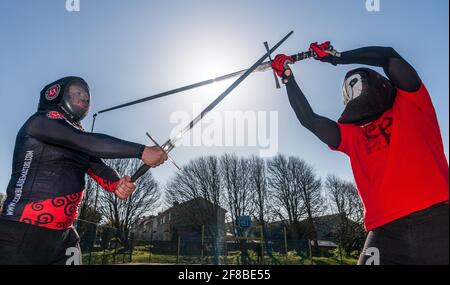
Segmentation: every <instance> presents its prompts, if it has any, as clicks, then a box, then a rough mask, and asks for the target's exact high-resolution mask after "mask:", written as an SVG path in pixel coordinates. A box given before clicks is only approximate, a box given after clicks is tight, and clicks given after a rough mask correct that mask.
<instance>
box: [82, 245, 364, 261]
mask: <svg viewBox="0 0 450 285" xmlns="http://www.w3.org/2000/svg"><path fill="white" fill-rule="evenodd" d="M219 259H220V261H221V263H222V264H228V265H238V264H241V263H242V262H241V260H240V252H239V251H237V252H228V255H227V256H226V257H223V256H221V257H219ZM212 261H213V258H212V257H211V256H205V257H204V258H203V259H201V258H200V256H181V255H180V257H179V258H177V256H176V255H162V254H150V253H149V252H148V249H145V248H141V247H136V248H135V249H134V251H133V255H132V256H131V259H130V253H129V252H128V253H126V252H125V253H121V252H120V250H118V251H114V250H108V251H98V252H92V253H91V254H89V253H84V254H83V264H85V265H89V264H91V265H100V264H105V265H106V264H108V265H110V264H124V263H126V264H129V263H139V264H177V263H179V264H212V263H213V262H212ZM249 261H250V262H251V264H254V265H256V264H258V263H257V256H256V253H255V252H252V251H249ZM356 263H357V259H355V258H351V257H344V258H342V262H341V259H340V258H337V257H314V258H313V260H312V261H311V259H310V258H309V257H303V256H299V255H297V254H296V253H295V252H289V253H288V254H287V255H285V254H281V253H274V254H273V255H272V257H270V256H264V264H265V265H311V264H314V265H356Z"/></svg>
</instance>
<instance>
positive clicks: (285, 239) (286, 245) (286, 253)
mask: <svg viewBox="0 0 450 285" xmlns="http://www.w3.org/2000/svg"><path fill="white" fill-rule="evenodd" d="M284 252H285V259H286V264H287V262H288V243H287V232H286V226H285V227H284Z"/></svg>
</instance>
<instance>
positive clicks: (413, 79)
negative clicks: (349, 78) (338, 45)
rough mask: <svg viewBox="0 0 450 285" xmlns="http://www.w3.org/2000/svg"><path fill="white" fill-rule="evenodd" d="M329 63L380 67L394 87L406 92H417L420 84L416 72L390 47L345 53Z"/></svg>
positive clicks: (367, 48)
mask: <svg viewBox="0 0 450 285" xmlns="http://www.w3.org/2000/svg"><path fill="white" fill-rule="evenodd" d="M331 63H333V64H365V65H371V66H378V67H381V68H383V69H384V73H385V74H386V76H387V77H388V78H389V79H390V80H391V82H392V84H393V85H394V86H395V87H397V88H399V89H401V90H405V91H408V92H415V91H417V90H419V88H420V86H421V84H422V81H421V79H420V77H419V75H418V74H417V72H416V70H415V69H414V68H413V67H412V66H411V65H410V64H409V63H408V62H407V61H406V60H404V59H403V58H402V57H401V56H400V55H399V54H398V53H397V51H396V50H395V49H393V48H391V47H365V48H360V49H355V50H351V51H346V52H343V53H342V54H341V57H333V58H332V59H331Z"/></svg>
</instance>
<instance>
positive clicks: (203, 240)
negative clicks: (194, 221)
mask: <svg viewBox="0 0 450 285" xmlns="http://www.w3.org/2000/svg"><path fill="white" fill-rule="evenodd" d="M204 248H205V225H202V248H201V262H202V264H203V254H204V252H203V251H204Z"/></svg>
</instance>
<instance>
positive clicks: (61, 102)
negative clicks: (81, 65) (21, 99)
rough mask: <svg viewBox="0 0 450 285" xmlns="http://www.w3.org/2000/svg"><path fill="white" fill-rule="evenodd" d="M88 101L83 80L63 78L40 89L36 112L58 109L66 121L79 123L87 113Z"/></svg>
mask: <svg viewBox="0 0 450 285" xmlns="http://www.w3.org/2000/svg"><path fill="white" fill-rule="evenodd" d="M90 99H91V98H90V92H89V85H88V84H87V83H86V81H84V79H83V78H80V77H75V76H69V77H64V78H61V79H59V80H57V81H55V82H53V83H50V84H48V85H47V86H45V87H44V89H42V91H41V94H40V99H39V106H38V111H46V110H49V109H52V108H55V107H58V108H59V110H60V111H61V112H62V113H63V115H64V116H65V117H66V118H67V119H69V120H70V121H73V122H79V121H81V120H83V119H84V118H85V117H86V115H87V113H88V112H89V106H90Z"/></svg>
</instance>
